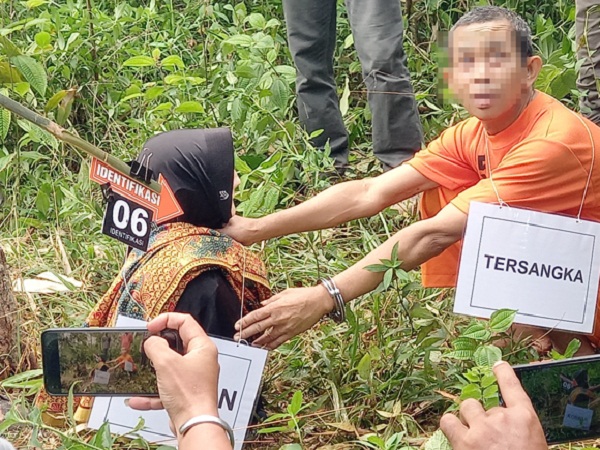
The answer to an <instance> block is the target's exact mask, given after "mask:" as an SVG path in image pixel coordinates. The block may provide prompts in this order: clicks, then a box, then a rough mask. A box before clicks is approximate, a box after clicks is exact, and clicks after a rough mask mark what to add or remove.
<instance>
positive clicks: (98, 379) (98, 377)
mask: <svg viewBox="0 0 600 450" xmlns="http://www.w3.org/2000/svg"><path fill="white" fill-rule="evenodd" d="M94 383H96V384H104V385H107V384H108V383H110V372H109V371H108V370H100V369H96V370H94Z"/></svg>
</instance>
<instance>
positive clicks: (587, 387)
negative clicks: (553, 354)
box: [515, 356, 600, 443]
mask: <svg viewBox="0 0 600 450" xmlns="http://www.w3.org/2000/svg"><path fill="white" fill-rule="evenodd" d="M515 372H516V373H517V376H518V377H519V378H520V379H521V384H522V385H523V388H524V389H525V391H526V392H527V394H528V395H529V397H530V398H531V401H532V403H533V407H534V408H535V411H536V412H537V415H538V417H539V418H540V421H541V423H542V427H543V428H544V431H545V433H546V440H547V441H548V443H558V442H566V441H574V440H585V439H589V438H594V437H598V436H600V357H598V356H594V357H584V358H574V359H570V360H564V361H556V362H549V363H541V364H531V365H527V366H517V367H515Z"/></svg>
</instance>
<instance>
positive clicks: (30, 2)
mask: <svg viewBox="0 0 600 450" xmlns="http://www.w3.org/2000/svg"><path fill="white" fill-rule="evenodd" d="M47 3H48V0H27V2H25V6H27V8H29V9H33V8H37V7H38V6H42V5H45V4H47Z"/></svg>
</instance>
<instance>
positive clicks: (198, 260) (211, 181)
mask: <svg viewBox="0 0 600 450" xmlns="http://www.w3.org/2000/svg"><path fill="white" fill-rule="evenodd" d="M137 161H138V162H140V163H141V165H142V166H143V167H147V168H148V169H150V170H151V171H152V177H153V178H154V179H157V178H158V175H159V174H162V175H163V177H165V179H166V180H167V181H168V183H169V185H170V187H171V189H172V190H173V193H174V194H175V197H176V198H177V201H178V202H179V204H180V206H181V208H182V209H183V215H181V216H179V217H177V218H176V219H173V220H172V221H171V222H168V223H165V224H160V225H157V226H155V227H154V229H153V230H152V235H151V237H150V246H149V248H148V250H147V251H146V252H142V251H140V250H132V251H131V253H130V254H129V256H128V258H127V261H126V262H125V265H124V267H123V269H122V270H121V273H120V274H119V276H118V277H117V279H116V280H115V281H114V283H113V285H112V286H111V288H110V289H109V291H108V292H107V293H106V294H105V296H104V297H103V298H102V300H101V301H100V302H99V303H98V305H97V306H96V307H95V308H94V310H93V311H92V313H91V314H90V316H89V318H88V323H89V325H91V326H110V325H112V324H114V321H115V319H116V316H117V315H125V316H129V317H133V318H139V319H144V320H148V319H152V318H153V317H155V316H157V315H158V314H160V313H161V312H167V311H179V312H187V313H190V314H191V315H193V316H194V317H195V318H196V320H197V321H198V322H199V323H200V325H202V327H203V328H204V329H205V331H206V332H207V333H209V334H213V335H215V336H223V337H229V338H231V337H233V335H234V328H233V325H234V324H235V322H236V321H237V320H238V319H239V318H240V316H241V314H242V313H245V312H247V311H249V310H252V309H255V308H257V307H258V306H259V304H260V302H261V301H263V300H265V299H267V298H269V296H270V290H269V285H268V282H267V279H266V271H265V267H264V265H263V263H262V261H261V260H260V259H259V258H258V257H257V256H256V255H255V254H254V253H252V252H250V251H249V250H248V249H246V248H245V247H244V246H242V245H241V244H239V243H238V242H236V241H234V240H233V239H231V238H230V237H229V236H226V235H223V234H221V233H219V232H218V231H216V229H218V228H222V227H223V226H224V225H225V224H226V223H227V222H228V221H229V219H230V218H231V216H232V214H234V213H235V206H234V204H233V191H234V189H235V188H236V187H237V185H238V184H239V178H238V176H237V174H236V173H235V170H234V149H233V140H232V137H231V132H230V131H229V129H227V128H217V129H207V130H200V129H190V130H176V131H169V132H165V133H161V134H158V135H156V136H154V137H152V138H150V139H149V140H148V141H147V142H146V144H145V146H144V149H143V150H142V152H141V153H140V155H139V156H138V158H137ZM142 170H143V169H142ZM242 299H243V302H244V304H243V305H242V304H241V302H242Z"/></svg>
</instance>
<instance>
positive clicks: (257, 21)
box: [246, 13, 267, 30]
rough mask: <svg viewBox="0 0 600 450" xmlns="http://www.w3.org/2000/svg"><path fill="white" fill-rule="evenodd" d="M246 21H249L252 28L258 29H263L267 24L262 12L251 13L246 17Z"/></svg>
mask: <svg viewBox="0 0 600 450" xmlns="http://www.w3.org/2000/svg"><path fill="white" fill-rule="evenodd" d="M246 22H248V23H249V24H250V26H252V28H256V29H257V30H262V29H264V28H265V26H266V25H267V21H266V20H265V16H263V15H262V14H260V13H252V14H250V15H249V16H248V17H246Z"/></svg>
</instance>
